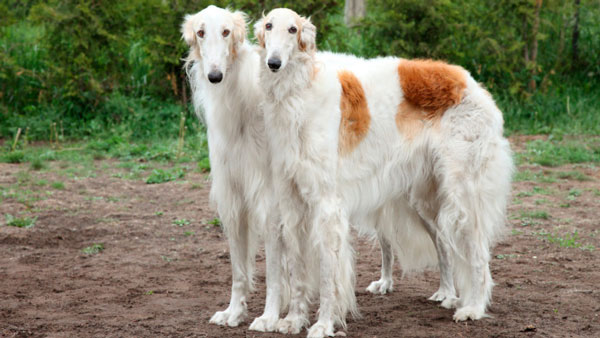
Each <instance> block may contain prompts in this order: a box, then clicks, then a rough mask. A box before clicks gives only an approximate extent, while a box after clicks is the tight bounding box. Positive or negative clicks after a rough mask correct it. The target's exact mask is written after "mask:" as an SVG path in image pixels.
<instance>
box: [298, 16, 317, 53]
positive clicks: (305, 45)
mask: <svg viewBox="0 0 600 338" xmlns="http://www.w3.org/2000/svg"><path fill="white" fill-rule="evenodd" d="M300 19H301V20H302V29H301V30H300V34H298V46H299V47H300V50H301V51H304V52H309V53H312V52H314V51H315V50H316V49H317V27H315V25H313V24H312V22H310V18H305V17H301V18H300Z"/></svg>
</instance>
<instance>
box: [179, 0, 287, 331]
mask: <svg viewBox="0 0 600 338" xmlns="http://www.w3.org/2000/svg"><path fill="white" fill-rule="evenodd" d="M182 33H183V38H184V40H185V41H186V43H187V44H188V45H189V46H190V51H189V54H188V57H187V59H186V65H185V68H186V70H187V72H188V77H189V81H190V85H191V88H192V91H193V103H194V107H195V109H196V111H197V112H198V114H199V115H201V118H203V119H204V121H205V124H206V127H207V134H208V148H209V152H210V163H211V176H212V186H211V190H210V198H211V201H212V202H213V204H214V205H215V206H216V209H217V211H218V213H219V217H220V218H221V221H222V224H223V230H224V232H225V235H226V236H227V239H228V241H229V250H230V257H231V267H232V279H233V280H232V286H231V301H230V303H229V306H228V307H227V309H225V310H224V311H219V312H217V313H215V314H214V316H212V318H211V319H210V322H211V323H215V324H219V325H229V326H237V325H239V324H240V323H241V322H242V321H243V320H244V319H245V318H246V316H247V304H246V300H247V298H248V293H249V292H250V291H251V289H252V286H253V283H252V282H253V270H254V263H255V253H256V249H257V246H258V243H259V239H260V238H261V237H262V238H264V239H265V253H266V261H267V263H266V264H267V285H268V288H267V302H266V306H265V312H264V314H263V315H262V316H261V317H259V318H256V320H255V321H254V322H253V323H252V326H251V327H252V328H253V329H256V330H261V331H265V330H271V331H272V330H274V328H275V325H276V323H277V320H278V319H279V311H280V308H281V307H283V306H285V305H286V300H285V296H286V295H287V294H289V291H286V285H287V283H286V278H285V276H282V273H281V270H280V268H281V267H282V266H283V263H282V262H280V260H281V259H283V258H282V256H281V253H282V251H283V249H282V248H281V239H280V237H279V234H280V232H279V230H278V229H277V220H278V216H277V213H276V212H274V204H273V196H272V191H273V189H272V187H271V178H270V177H271V173H270V172H271V170H270V166H269V157H268V152H267V148H266V147H267V144H266V140H265V130H264V128H265V127H264V121H263V114H262V112H261V110H260V107H259V104H260V102H261V101H262V92H261V91H260V90H259V87H258V78H259V76H258V70H259V57H258V53H257V52H256V51H255V49H254V47H253V46H251V45H250V44H248V43H247V42H246V41H245V38H246V21H245V15H244V14H243V13H241V12H231V11H229V10H226V9H221V8H218V7H215V6H209V7H207V8H206V9H204V10H202V11H200V12H198V13H196V14H194V15H187V16H186V17H185V20H184V23H183V26H182ZM282 289H283V290H282Z"/></svg>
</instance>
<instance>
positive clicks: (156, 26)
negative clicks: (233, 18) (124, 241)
mask: <svg viewBox="0 0 600 338" xmlns="http://www.w3.org/2000/svg"><path fill="white" fill-rule="evenodd" d="M537 1H539V0H537ZM577 3H578V0H564V1H561V0H546V1H543V3H542V6H541V8H540V10H539V15H536V0H473V1H464V0H463V1H460V0H455V1H451V0H370V1H367V5H368V6H367V16H366V17H365V18H364V19H363V20H360V21H358V22H356V23H355V25H353V26H352V27H347V26H346V25H344V18H343V6H344V4H343V2H342V1H335V0H325V1H316V0H308V1H303V2H297V1H271V0H235V1H204V0H191V1H181V0H132V1H117V0H49V1H38V0H28V1H16V0H0V13H3V14H2V16H3V18H2V20H1V21H0V138H2V137H4V138H9V137H13V136H14V134H15V131H16V129H17V128H23V129H25V128H29V130H28V137H29V138H31V139H40V140H48V139H49V138H50V130H51V126H52V124H53V123H59V124H60V125H61V129H62V132H61V135H63V134H64V135H66V136H65V137H71V138H86V137H94V136H98V135H103V134H111V135H114V134H115V133H118V135H120V136H121V137H123V138H125V139H130V138H131V139H144V138H155V137H167V136H169V135H171V136H175V135H176V134H177V132H178V129H179V122H180V116H181V114H182V113H183V115H184V116H186V117H190V118H188V119H187V120H186V124H187V125H188V128H190V129H192V130H193V131H197V130H201V128H202V127H201V126H199V125H198V122H197V121H196V120H195V119H193V118H191V117H192V115H193V114H192V113H191V109H190V107H189V103H188V97H189V93H188V90H189V89H188V88H187V85H186V82H185V78H184V74H183V72H182V71H181V65H182V63H181V58H182V57H183V56H184V54H185V52H186V47H185V44H184V43H183V41H182V40H181V34H180V32H179V27H180V24H181V22H182V18H183V16H184V15H185V14H186V13H194V12H197V11H199V10H201V9H202V8H204V7H206V6H207V5H209V4H216V5H219V6H223V7H225V6H229V7H230V8H234V9H241V10H243V11H245V12H247V13H248V14H249V18H250V19H251V20H256V19H257V18H259V17H260V15H261V13H262V12H263V11H268V10H270V9H271V8H274V7H290V8H292V9H294V10H296V11H298V12H299V13H302V14H304V15H307V16H308V15H309V16H311V17H312V19H313V21H314V22H315V23H316V25H317V27H318V40H319V41H318V42H319V48H320V49H329V50H333V51H338V52H348V53H355V54H358V55H362V56H367V57H373V56H377V55H398V56H402V57H410V58H417V57H418V58H439V59H445V60H448V61H450V62H452V63H456V64H459V65H461V66H463V67H465V68H467V69H468V70H469V71H471V73H472V74H473V76H474V77H475V78H476V79H477V80H478V81H480V82H483V83H484V84H485V85H486V86H488V88H489V89H490V91H491V92H492V93H493V94H494V96H495V97H496V99H497V101H498V103H499V105H500V106H501V108H502V110H503V111H504V113H505V120H506V124H507V128H508V130H509V132H513V133H514V132H517V133H550V132H553V133H556V132H558V133H596V134H597V133H598V132H599V131H600V123H598V122H600V121H599V120H598V116H599V115H600V114H598V113H600V109H599V107H600V103H599V102H600V80H599V78H600V21H599V20H598V19H597V18H599V17H600V0H579V4H577ZM578 7H579V10H578ZM4 13H5V14H4ZM577 13H578V14H577ZM577 16H578V20H577V19H576V18H577ZM536 20H539V25H537V28H536ZM576 27H577V28H576ZM575 30H578V31H579V37H578V38H577V40H578V42H577V48H575V49H574V48H573V40H574V39H575V38H574V34H573V33H574V31H575ZM535 43H537V44H538V47H537V54H538V55H537V58H535V60H532V59H531V57H525V54H526V53H527V54H529V55H531V53H532V51H533V49H534V47H533V45H534V44H535ZM575 50H576V51H577V52H576V54H575V53H574V51H575Z"/></svg>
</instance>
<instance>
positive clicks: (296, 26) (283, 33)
mask: <svg viewBox="0 0 600 338" xmlns="http://www.w3.org/2000/svg"><path fill="white" fill-rule="evenodd" d="M254 35H256V38H257V39H258V44H259V45H260V47H261V48H264V49H265V52H266V53H265V55H266V57H265V62H266V63H267V66H268V67H269V69H271V71H273V72H277V71H279V70H281V69H284V68H285V66H286V65H287V63H288V61H289V60H290V58H291V57H293V55H294V54H295V53H308V54H313V53H314V52H315V50H316V42H315V40H316V37H317V29H316V27H315V26H314V25H313V24H312V23H311V22H310V19H307V18H305V17H301V16H300V15H298V14H297V13H296V12H294V11H292V10H289V9H287V8H277V9H274V10H272V11H271V12H269V14H267V16H265V17H263V18H262V19H260V20H259V21H258V22H257V23H256V24H255V25H254Z"/></svg>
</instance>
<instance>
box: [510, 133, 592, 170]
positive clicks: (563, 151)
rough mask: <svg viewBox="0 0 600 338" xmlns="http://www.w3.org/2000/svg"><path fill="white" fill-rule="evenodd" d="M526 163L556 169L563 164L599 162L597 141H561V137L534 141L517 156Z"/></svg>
mask: <svg viewBox="0 0 600 338" xmlns="http://www.w3.org/2000/svg"><path fill="white" fill-rule="evenodd" d="M519 157H520V160H521V161H524V162H526V163H532V164H539V165H542V166H547V167H556V166H560V165H564V164H572V163H587V162H592V163H596V162H600V145H599V144H598V140H597V139H594V138H590V139H589V140H575V139H571V140H563V139H562V137H557V138H549V139H548V140H546V141H544V140H534V141H531V142H529V143H528V144H527V149H526V150H525V152H523V153H520V154H519Z"/></svg>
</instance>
